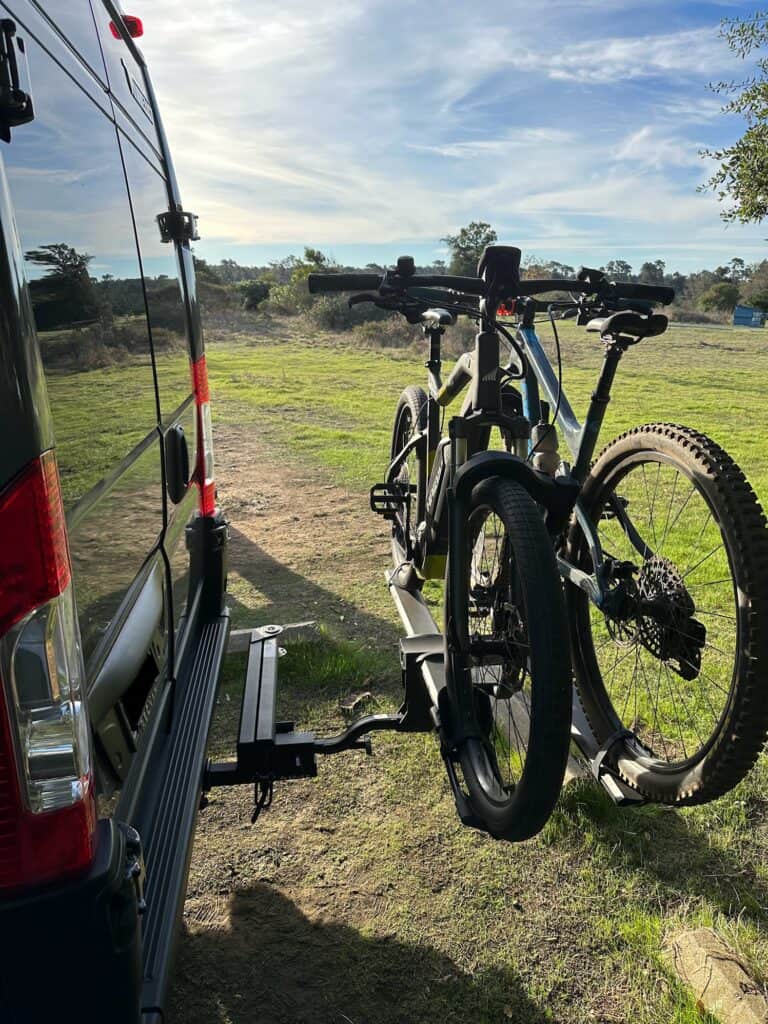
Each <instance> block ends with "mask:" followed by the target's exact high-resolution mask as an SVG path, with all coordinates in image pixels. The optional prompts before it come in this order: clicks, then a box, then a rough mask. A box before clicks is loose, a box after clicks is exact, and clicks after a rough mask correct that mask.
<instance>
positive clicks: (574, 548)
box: [309, 246, 768, 840]
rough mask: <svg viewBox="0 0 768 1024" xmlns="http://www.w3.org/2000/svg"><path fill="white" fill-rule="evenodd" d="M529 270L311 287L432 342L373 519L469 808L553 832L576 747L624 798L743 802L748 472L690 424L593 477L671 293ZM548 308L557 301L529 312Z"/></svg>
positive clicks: (758, 591) (632, 435)
mask: <svg viewBox="0 0 768 1024" xmlns="http://www.w3.org/2000/svg"><path fill="white" fill-rule="evenodd" d="M520 255H521V254H520V250H519V249H516V248H514V247H511V246H490V247H488V248H486V250H485V252H484V253H483V256H482V258H481V260H480V264H479V267H478V277H477V278H472V277H455V276H452V275H428V276H424V275H417V274H416V273H415V269H414V264H413V260H411V259H410V258H408V257H401V259H400V260H398V263H397V267H396V268H395V270H393V271H388V272H386V273H385V274H384V275H383V276H379V275H374V274H343V273H339V274H313V275H310V277H309V287H310V291H313V292H319V291H327V292H332V291H333V292H335V291H356V292H358V294H356V295H353V296H352V297H351V298H350V300H349V301H350V304H353V305H354V304H357V303H366V302H367V303H373V304H374V305H376V306H378V307H379V308H383V309H386V310H391V311H396V312H398V313H401V314H402V315H403V316H405V318H406V319H407V320H408V321H409V322H410V323H412V324H420V325H421V327H422V330H423V332H424V334H425V336H426V338H427V340H428V343H429V357H428V360H427V362H426V368H427V371H428V390H427V391H425V390H423V389H422V388H420V387H417V386H410V387H407V388H406V389H405V390H404V391H403V393H402V395H401V397H400V400H399V402H398V405H397V408H396V412H395V422H394V429H393V435H392V445H391V452H390V456H391V458H390V463H389V466H388V468H387V472H386V475H385V480H384V482H383V483H381V484H377V485H375V486H374V487H373V488H372V491H371V506H372V508H373V509H374V511H376V512H378V513H380V514H381V515H383V516H384V517H385V518H386V519H387V520H389V521H390V522H391V531H392V538H391V545H392V558H393V569H392V571H391V573H390V577H389V582H390V589H391V591H392V593H393V596H394V597H395V600H396V602H397V603H398V607H399V609H400V611H401V616H402V617H403V620H404V622H406V624H407V625H408V626H409V632H410V633H412V634H413V633H416V634H417V635H414V636H412V637H411V638H410V639H411V640H412V641H413V643H412V644H411V648H412V649H413V650H414V651H417V650H419V649H421V648H423V650H421V654H420V658H421V671H422V675H423V678H424V683H425V686H426V688H427V690H428V691H429V695H430V697H429V699H430V701H431V703H432V705H433V707H432V709H431V713H432V717H433V721H434V724H435V726H436V727H437V729H438V732H439V734H440V737H441V743H442V749H443V756H444V759H445V763H446V768H447V770H448V775H449V779H450V781H451V786H452V789H453V792H454V796H455V798H456V803H457V807H458V809H459V813H460V815H461V816H462V819H463V820H465V821H467V822H468V823H470V824H474V825H476V826H478V827H482V828H484V829H486V830H487V831H489V832H490V833H491V834H492V835H495V836H498V837H504V838H508V839H512V840H521V839H526V838H528V837H530V836H532V835H534V834H535V833H536V832H537V831H539V830H540V829H541V827H542V826H543V824H544V823H545V822H546V820H547V818H548V817H549V815H550V813H551V811H552V808H553V807H554V804H555V801H556V799H557V796H558V793H559V790H560V787H561V785H562V780H563V773H564V769H565V765H566V760H567V756H568V750H569V744H570V741H571V738H572V737H573V738H575V739H576V740H577V742H579V744H580V746H581V748H582V750H584V751H587V752H588V753H589V757H590V761H591V763H592V767H593V770H594V772H595V775H596V776H597V777H599V778H600V779H601V781H603V782H604V783H605V784H606V788H608V789H609V791H611V786H609V785H608V782H610V783H611V785H612V786H613V790H614V792H615V791H616V786H617V784H618V786H619V787H620V790H619V794H620V795H621V794H622V793H623V794H627V793H629V794H634V796H635V797H636V798H637V799H638V800H653V801H658V802H662V803H666V804H672V805H676V806H681V805H685V804H694V803H703V802H705V801H707V800H711V799H713V798H715V797H717V796H720V795H721V794H723V793H725V792H726V791H727V790H729V789H730V788H732V787H733V786H734V785H735V784H736V783H737V782H739V781H740V780H741V779H742V778H743V777H744V776H745V774H746V773H747V772H748V771H749V769H750V768H751V767H752V765H753V764H754V762H755V760H756V758H757V756H758V754H759V752H760V750H761V748H762V746H763V743H764V741H765V737H766V732H768V699H767V697H766V689H765V687H764V686H762V684H761V679H760V673H761V672H762V671H763V670H764V669H765V667H766V666H768V529H766V520H765V517H764V515H763V513H762V510H761V508H760V505H759V504H758V502H757V499H756V497H755V495H754V492H753V491H752V489H751V488H750V486H749V484H748V483H747V481H746V478H745V477H744V475H743V473H742V472H741V470H740V469H739V468H738V467H737V466H736V464H735V463H734V461H733V460H732V459H731V458H730V457H729V456H728V455H727V454H726V453H725V452H724V451H723V449H722V448H720V447H719V446H718V445H717V444H715V442H714V441H712V440H710V439H709V438H707V437H706V436H704V435H703V434H701V433H699V432H697V431H695V430H692V429H690V428H688V427H684V426H678V425H674V424H671V423H652V424H645V425H642V426H639V427H636V428H634V429H632V430H629V431H627V432H625V433H624V434H622V435H621V436H620V437H617V438H616V439H614V440H612V441H611V442H610V443H609V444H608V445H607V446H606V447H605V448H604V449H603V451H602V452H601V453H600V454H599V456H598V457H597V459H596V460H595V461H594V463H593V457H594V454H595V451H596V447H597V441H598V437H599V434H600V429H601V426H602V423H603V418H604V414H605V409H606V406H607V405H608V402H609V400H610V394H611V387H612V384H613V381H614V378H615V374H616V371H617V368H618V364H619V362H620V360H621V358H622V357H623V355H624V354H625V353H626V351H627V350H628V349H629V348H630V347H632V346H634V345H636V344H637V343H638V342H640V341H642V340H643V339H644V338H647V337H654V336H660V335H661V334H663V333H664V331H665V330H666V328H667V324H668V321H667V317H666V316H664V315H662V314H660V313H656V312H654V306H655V305H657V304H661V305H664V304H667V303H669V302H671V301H672V299H673V298H674V292H673V291H672V289H669V288H664V287H656V286H648V285H642V284H630V283H617V282H611V281H609V280H608V279H607V278H606V276H605V274H604V273H602V272H601V271H598V270H593V269H588V268H582V269H581V270H580V271H579V273H578V275H577V279H576V280H562V279H555V280H521V279H520V273H519V268H520ZM547 293H550V294H551V293H558V294H559V296H561V297H560V298H557V297H555V298H553V300H552V301H550V302H547V303H544V304H543V303H542V302H541V301H540V300H537V299H536V298H534V296H536V295H545V294H547ZM542 314H543V315H544V316H545V318H546V319H547V320H548V321H549V323H550V325H551V327H552V329H553V331H554V337H555V342H556V350H557V366H556V368H555V367H553V365H552V363H551V362H550V360H549V359H548V357H547V355H546V353H545V351H544V349H543V347H542V344H541V341H540V339H539V337H538V335H537V333H536V324H537V318H539V319H541V316H542ZM459 316H467V317H469V318H471V319H473V320H474V321H476V322H477V324H478V333H477V335H476V338H475V347H474V350H473V351H472V352H471V353H465V354H464V355H462V356H461V357H460V358H459V359H458V360H457V361H456V363H455V365H454V366H453V368H452V370H451V372H450V374H449V376H448V377H447V379H446V380H445V381H443V379H442V376H441V340H442V336H443V334H444V332H445V330H446V329H448V328H450V327H451V326H453V325H454V324H455V322H456V319H457V317H459ZM568 317H573V318H575V319H576V320H577V322H578V323H579V324H580V325H583V326H584V327H585V328H586V330H587V331H588V332H593V333H595V334H597V335H599V338H600V341H601V343H602V345H603V347H604V358H603V363H602V367H601V370H600V373H599V377H598V380H597V384H596V387H595V389H594V391H593V393H592V396H591V400H590V402H589V407H588V409H587V413H586V417H585V419H584V423H583V425H582V424H581V423H579V421H578V420H577V418H576V416H575V414H574V412H573V410H572V408H571V405H570V403H569V401H568V398H567V396H566V394H565V391H564V389H563V386H562V359H561V353H560V346H559V336H558V333H557V327H556V321H557V320H558V319H560V318H568ZM502 342H503V343H505V344H506V346H507V347H508V348H509V358H508V359H507V361H506V362H503V361H502V359H501V358H500V351H501V350H500V344H501V343H502ZM467 386H469V391H468V393H467V395H466V397H465V399H464V402H463V405H462V407H461V410H460V412H459V414H458V415H456V416H453V417H452V418H451V419H450V420H449V422H448V431H447V436H444V429H443V428H444V416H445V410H446V408H447V407H448V406H449V405H450V404H451V403H452V402H453V401H454V400H455V399H456V398H457V397H458V396H459V395H460V394H461V393H462V392H463V391H464V390H465V389H466V388H467ZM495 429H497V430H498V432H499V437H500V443H501V444H502V445H503V450H494V449H493V448H491V447H490V445H491V435H492V432H493V431H494V430H495ZM559 435H562V437H563V438H564V440H565V443H566V445H567V447H568V449H569V450H570V454H571V456H572V460H573V462H572V463H571V462H569V461H567V460H566V459H564V458H563V457H562V454H561V451H560V436H559ZM441 578H444V581H445V591H444V623H443V630H442V637H441V638H440V639H441V645H442V649H441V651H440V657H441V658H442V661H443V670H444V677H445V686H444V687H441V686H440V685H439V681H438V683H436V682H435V678H436V672H437V668H436V660H437V656H438V655H437V646H436V640H437V638H436V636H435V635H431V642H425V641H424V640H423V637H420V636H419V635H418V628H417V625H414V623H417V622H418V623H421V624H422V626H423V624H424V622H425V621H426V619H425V616H424V610H423V607H424V606H423V601H421V602H420V603H419V595H420V591H421V588H422V586H423V583H424V581H425V580H434V579H441ZM409 609H410V611H409ZM429 639H430V637H429V635H428V636H427V640H428V641H429ZM419 645H420V646H419ZM405 657H406V658H407V651H406V655H405ZM572 673H573V677H575V686H576V693H577V695H578V700H577V701H572ZM406 678H407V673H406ZM572 707H573V709H574V713H576V712H578V715H579V717H580V720H582V719H584V715H585V716H586V723H584V722H583V721H582V722H581V724H580V725H579V727H578V728H577V727H576V725H574V726H573V727H572V725H571V710H572ZM582 712H583V713H582ZM585 733H590V735H589V737H587V738H585ZM615 798H616V797H615Z"/></svg>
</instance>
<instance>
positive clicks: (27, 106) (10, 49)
mask: <svg viewBox="0 0 768 1024" xmlns="http://www.w3.org/2000/svg"><path fill="white" fill-rule="evenodd" d="M14 38H15V39H16V42H15V43H14ZM17 50H18V53H19V56H20V57H21V62H22V72H23V74H22V75H20V74H19V61H18V58H17V56H16V52H17ZM22 86H25V87H26V88H22ZM28 90H29V68H28V65H27V50H26V47H25V45H24V40H23V39H21V38H19V37H17V36H16V22H14V21H11V19H10V18H3V19H2V20H0V139H2V140H3V142H10V141H11V128H16V127H18V125H20V124H28V123H29V122H30V121H32V120H33V119H34V117H35V112H34V108H33V106H32V95H31V93H30V92H29V91H28Z"/></svg>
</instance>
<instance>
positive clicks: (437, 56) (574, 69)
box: [124, 0, 768, 271]
mask: <svg viewBox="0 0 768 1024" xmlns="http://www.w3.org/2000/svg"><path fill="white" fill-rule="evenodd" d="M124 9H126V10H128V9H130V12H131V13H135V14H138V15H140V16H141V17H142V18H143V20H144V25H145V36H144V38H143V40H142V47H143V49H144V52H145V54H146V55H147V58H148V61H149V64H150V69H151V71H152V76H153V80H154V82H155V87H156V89H157V92H158V94H159V97H160V101H161V106H162V111H163V114H164V119H165V123H166V130H167V132H168V135H169V138H170V142H171V148H172V151H173V153H174V158H175V163H176V169H177V173H178V176H179V179H180V182H181V187H182V191H183V194H184V199H185V205H186V206H187V207H188V208H189V209H192V210H194V211H195V212H196V213H197V214H198V215H199V216H200V229H201V234H202V236H203V237H202V240H201V241H200V242H199V243H197V252H198V254H199V255H201V256H204V257H206V258H208V259H211V260H214V261H215V260H218V259H221V258H222V257H227V256H228V257H232V258H234V259H237V260H239V261H240V262H243V263H254V262H259V263H261V262H266V261H267V260H269V259H274V258H278V257H280V256H283V255H287V254H288V253H290V252H294V253H300V252H301V250H302V247H303V246H304V245H314V246H318V247H320V248H321V249H323V250H324V251H327V252H330V253H331V254H333V255H334V256H335V257H336V258H337V259H338V260H339V261H340V262H343V263H352V264H359V265H363V264H365V263H367V262H369V261H377V262H392V261H393V260H394V259H395V258H396V257H397V256H398V255H400V254H401V253H409V254H412V255H414V256H416V257H417V260H419V261H424V262H431V261H432V260H433V259H434V258H436V257H440V256H444V255H445V247H444V246H443V245H442V244H441V242H440V238H441V236H443V235H445V234H448V233H451V232H453V231H455V230H456V229H457V228H459V227H460V226H461V225H463V224H466V223H467V222H468V221H470V220H487V221H489V222H490V223H492V224H493V225H494V227H495V228H496V230H497V232H498V234H499V239H500V241H503V242H507V243H510V244H517V245H519V246H520V247H521V248H522V249H523V251H524V253H525V254H528V255H530V256H532V257H538V258H543V259H557V260H560V261H562V262H566V263H571V264H580V263H586V264H595V263H597V264H599V263H603V262H605V261H606V260H608V259H611V258H625V259H627V260H629V262H630V263H632V264H633V265H634V266H635V267H638V266H639V265H640V263H642V262H643V261H644V260H646V259H656V258H659V257H660V258H662V259H664V260H665V261H666V262H667V264H668V266H669V267H670V268H672V269H680V270H683V271H686V270H694V269H697V268H700V267H703V266H713V265H715V264H717V263H722V262H726V261H728V260H730V259H731V257H733V256H740V257H741V258H743V259H745V260H747V261H748V262H751V261H754V260H759V259H762V258H764V256H766V255H768V253H766V248H767V246H766V242H765V240H764V239H765V236H766V235H768V231H766V228H765V226H763V227H762V228H761V227H760V226H754V225H753V226H740V225H732V226H727V225H725V224H724V223H723V222H722V221H721V219H720V217H719V207H718V204H717V201H716V200H715V199H714V197H712V196H710V195H702V194H700V193H697V186H698V185H699V184H701V183H702V182H703V181H704V180H706V178H707V177H708V175H709V173H710V172H711V168H710V167H709V166H708V164H707V163H706V162H705V161H703V160H702V159H701V158H700V157H699V155H698V152H699V150H700V149H701V148H702V147H705V146H710V147H716V146H718V145H723V144H727V143H729V142H732V141H734V140H735V139H736V138H737V137H738V135H739V134H740V130H741V127H742V126H741V124H740V122H739V120H738V119H736V118H732V117H731V118H727V117H725V116H723V115H722V114H721V113H720V112H719V110H720V101H719V100H718V98H717V97H716V96H714V95H713V94H712V93H711V92H709V91H708V89H707V84H708V82H709V81H712V80H717V79H721V78H733V77H736V78H738V77H740V76H742V75H743V74H744V72H745V70H747V68H746V67H745V65H744V63H743V62H741V61H739V60H738V59H737V58H735V57H734V56H733V55H732V54H731V53H730V51H729V50H728V48H727V46H726V45H725V43H724V42H723V41H722V40H721V39H719V38H718V27H719V23H720V21H721V19H722V18H724V17H733V16H737V15H741V14H748V13H751V12H752V11H754V10H755V7H754V6H752V5H748V6H747V5H745V4H740V3H670V2H658V0H642V2H633V0H573V2H570V0H540V2H538V3H526V4H522V3H519V2H515V0H513V2H509V0H506V2H497V0H489V2H485V3H482V4H481V3H469V2H467V0H464V2H445V3H441V2H434V0H433V2H430V3H427V2H423V0H334V2H333V3H329V4H322V3H318V2H317V0H287V2H281V3H280V4H276V3H275V2H274V0H268V2H263V0H258V2H253V0H219V2H218V3H216V4H215V5H212V4H210V2H204V0H154V2H153V3H152V4H149V3H148V2H146V0H144V3H143V4H141V3H139V2H137V3H135V4H133V6H131V7H130V8H128V7H125V8H124ZM214 11H215V14H214V13H213V12H214Z"/></svg>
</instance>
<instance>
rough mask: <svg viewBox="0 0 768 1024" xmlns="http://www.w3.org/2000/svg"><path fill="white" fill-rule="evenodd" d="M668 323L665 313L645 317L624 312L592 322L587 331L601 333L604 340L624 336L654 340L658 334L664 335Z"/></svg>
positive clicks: (598, 318)
mask: <svg viewBox="0 0 768 1024" xmlns="http://www.w3.org/2000/svg"><path fill="white" fill-rule="evenodd" d="M668 323H669V321H668V319H667V317H665V316H664V314H663V313H651V314H650V315H648V316H644V315H643V314H642V313H634V312H632V311H631V310H622V311H621V312H619V313H611V315H610V316H599V317H596V318H595V319H594V320H590V321H589V323H588V324H587V330H588V331H593V332H596V333H599V334H600V337H602V338H607V337H613V338H616V337H618V336H619V335H622V336H624V337H631V338H636V339H637V340H638V341H640V339H641V338H654V337H656V335H658V334H663V333H664V331H666V329H667V324H668Z"/></svg>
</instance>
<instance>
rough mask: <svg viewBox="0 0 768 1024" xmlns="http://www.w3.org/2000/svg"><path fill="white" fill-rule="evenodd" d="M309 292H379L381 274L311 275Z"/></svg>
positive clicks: (308, 282)
mask: <svg viewBox="0 0 768 1024" xmlns="http://www.w3.org/2000/svg"><path fill="white" fill-rule="evenodd" d="M307 284H308V285H309V290H310V292H311V293H312V294H313V295H316V294H317V293H318V292H371V291H378V289H379V286H380V284H381V275H380V274H310V275H309V277H308V278H307Z"/></svg>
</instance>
